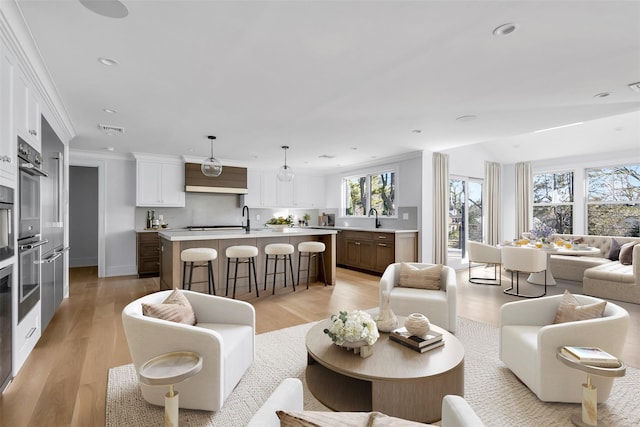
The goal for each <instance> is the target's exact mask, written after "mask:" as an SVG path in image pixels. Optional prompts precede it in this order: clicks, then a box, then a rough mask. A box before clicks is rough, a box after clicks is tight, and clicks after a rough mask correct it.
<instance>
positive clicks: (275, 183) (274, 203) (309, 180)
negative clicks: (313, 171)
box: [245, 169, 325, 208]
mask: <svg viewBox="0 0 640 427" xmlns="http://www.w3.org/2000/svg"><path fill="white" fill-rule="evenodd" d="M247 183H248V187H249V193H248V194H247V197H246V198H245V204H246V205H247V206H249V207H265V208H321V207H324V192H325V186H324V177H323V176H314V175H304V174H300V173H296V175H295V177H294V178H293V181H290V182H282V181H279V180H278V178H277V174H276V172H275V171H260V170H255V169H248V171H247Z"/></svg>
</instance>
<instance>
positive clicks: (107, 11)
mask: <svg viewBox="0 0 640 427" xmlns="http://www.w3.org/2000/svg"><path fill="white" fill-rule="evenodd" d="M80 3H81V4H82V5H83V6H84V7H86V8H87V9H89V10H90V11H92V12H95V13H97V14H98V15H101V16H105V17H107V18H124V17H125V16H127V15H128V14H129V11H128V10H127V7H126V6H125V5H124V4H122V3H121V2H119V1H118V0H98V1H96V0H80Z"/></svg>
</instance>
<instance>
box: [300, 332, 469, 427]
mask: <svg viewBox="0 0 640 427" xmlns="http://www.w3.org/2000/svg"><path fill="white" fill-rule="evenodd" d="M328 326H329V321H328V320H327V321H325V322H320V323H318V324H317V325H315V326H314V327H312V328H311V329H310V330H309V332H308V333H307V337H306V346H307V354H308V357H307V362H308V364H307V370H306V380H307V386H308V387H309V391H311V393H312V394H313V395H314V396H315V397H316V398H317V399H318V400H319V401H320V402H321V403H323V404H324V405H325V406H327V407H328V408H330V409H332V410H334V411H357V412H370V411H379V412H383V413H385V414H387V415H390V416H394V417H399V418H404V419H407V420H412V421H419V422H427V423H432V422H436V421H438V420H440V419H441V418H442V398H443V397H444V396H445V395H447V394H455V395H458V396H464V347H463V346H462V343H461V342H460V341H459V340H458V339H457V338H456V337H455V336H453V335H452V334H450V333H449V332H447V331H445V330H444V329H442V328H440V327H438V326H436V325H432V329H434V330H436V331H437V332H440V333H442V334H443V336H444V340H445V345H444V346H442V347H439V348H436V349H433V350H431V351H429V352H427V353H424V354H420V353H417V352H415V351H413V350H411V349H408V348H406V347H403V346H401V345H400V344H398V343H395V342H393V341H391V340H389V336H388V334H384V333H383V334H381V336H380V338H379V339H378V341H377V342H376V343H375V344H374V345H373V354H372V355H371V356H370V357H368V358H366V359H362V358H359V357H357V356H355V355H353V354H351V353H349V352H348V351H347V350H346V349H344V348H340V347H338V346H336V345H334V344H332V343H331V340H330V339H329V338H328V337H327V336H326V335H325V334H324V333H323V330H324V328H326V327H328Z"/></svg>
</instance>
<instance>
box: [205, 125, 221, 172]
mask: <svg viewBox="0 0 640 427" xmlns="http://www.w3.org/2000/svg"><path fill="white" fill-rule="evenodd" d="M207 138H209V141H211V157H210V158H208V159H207V160H205V161H204V162H202V166H200V170H201V171H202V173H203V174H204V175H206V176H213V177H216V176H220V174H221V173H222V163H220V160H218V159H216V158H215V157H213V140H214V139H216V137H215V136H213V135H209V136H207Z"/></svg>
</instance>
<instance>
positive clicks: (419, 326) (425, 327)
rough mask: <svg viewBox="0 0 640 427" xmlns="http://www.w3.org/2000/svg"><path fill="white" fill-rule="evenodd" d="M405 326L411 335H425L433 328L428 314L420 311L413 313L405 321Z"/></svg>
mask: <svg viewBox="0 0 640 427" xmlns="http://www.w3.org/2000/svg"><path fill="white" fill-rule="evenodd" d="M404 327H405V328H407V331H408V332H409V333H410V334H411V335H415V336H417V337H424V336H425V335H427V333H428V332H429V330H430V329H431V323H430V322H429V319H427V316H425V315H424V314H420V313H411V314H410V315H409V316H407V320H406V321H405V322H404Z"/></svg>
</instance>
